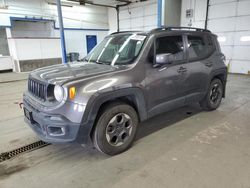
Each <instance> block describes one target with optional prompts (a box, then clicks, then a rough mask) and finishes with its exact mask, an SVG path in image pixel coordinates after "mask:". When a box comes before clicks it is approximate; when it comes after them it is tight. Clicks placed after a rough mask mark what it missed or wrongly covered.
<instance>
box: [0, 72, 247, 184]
mask: <svg viewBox="0 0 250 188" xmlns="http://www.w3.org/2000/svg"><path fill="white" fill-rule="evenodd" d="M1 76H2V75H0V77H1ZM25 84H26V83H25V81H17V82H7V83H2V84H0V96H1V97H0V107H1V108H0V128H1V131H0V143H1V144H0V153H2V152H5V151H9V150H11V149H14V148H17V147H20V146H23V145H25V144H29V143H32V142H34V141H37V140H38V139H37V138H36V136H35V134H34V133H33V132H32V131H31V130H30V129H29V128H28V127H27V126H26V125H25V123H24V122H23V113H22V110H20V109H19V108H18V106H17V104H15V103H16V102H19V101H21V99H22V92H23V90H24V89H25V87H26V86H25ZM187 112H192V113H191V114H189V113H187ZM249 145H250V77H249V76H239V75H230V76H229V80H228V85H227V98H226V99H225V100H224V101H223V102H222V105H221V107H220V108H219V109H218V110H216V111H213V112H204V111H201V110H200V108H199V106H198V105H192V106H189V107H184V108H181V109H178V110H175V111H172V112H170V113H166V114H163V115H160V116H158V117H156V118H153V119H151V120H149V121H147V122H145V123H142V124H141V125H140V129H139V131H138V137H137V140H136V142H135V143H134V145H133V147H132V148H131V149H130V150H128V151H127V152H125V153H123V154H120V155H118V156H114V157H108V156H105V155H102V154H100V153H98V152H97V151H96V150H94V149H90V148H88V149H86V148H82V147H80V146H78V145H70V144H68V145H50V146H47V147H44V148H41V149H38V150H35V151H32V152H30V153H26V154H23V155H20V156H18V157H16V158H14V159H12V160H9V161H5V162H2V163H0V187H1V188H10V187H13V188H15V187H25V188H31V187H32V188H33V187H35V188H36V187H60V188H69V187H72V188H73V187H74V188H75V187H77V188H78V187H79V188H80V187H82V188H88V187H90V188H94V187H98V188H99V187H102V188H105V187H119V188H121V187H133V188H134V187H145V188H147V187H149V188H151V187H171V188H175V187H176V188H180V187H182V188H183V187H190V188H201V187H202V188H204V187H205V188H206V187H207V188H211V187H213V188H217V187H218V188H224V187H225V188H250V147H249Z"/></svg>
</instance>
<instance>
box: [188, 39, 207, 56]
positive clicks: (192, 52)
mask: <svg viewBox="0 0 250 188" xmlns="http://www.w3.org/2000/svg"><path fill="white" fill-rule="evenodd" d="M187 51H188V55H189V59H190V60H194V59H200V58H203V57H205V56H206V55H207V49H206V44H205V41H204V38H203V37H200V36H188V50H187Z"/></svg>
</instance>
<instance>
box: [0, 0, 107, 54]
mask: <svg viewBox="0 0 250 188" xmlns="http://www.w3.org/2000/svg"><path fill="white" fill-rule="evenodd" d="M48 1H49V0H36V1H34V0H18V1H16V0H6V5H7V6H8V9H4V8H3V9H0V27H12V24H11V19H10V18H11V17H22V18H24V17H28V18H36V19H50V20H55V27H56V29H55V31H53V32H54V33H53V35H54V36H55V37H58V36H59V30H58V27H59V23H58V18H57V9H56V6H55V5H50V4H48V3H47V2H48ZM54 2H55V1H54ZM62 12H63V17H64V18H63V20H64V26H65V28H66V31H65V37H66V45H67V52H79V53H80V55H81V57H83V56H85V55H86V53H87V50H86V35H97V40H98V42H99V41H101V40H102V39H103V38H104V36H106V35H107V34H108V29H109V24H108V10H107V8H103V7H94V6H73V7H62ZM33 30H34V29H33Z"/></svg>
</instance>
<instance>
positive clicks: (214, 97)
mask: <svg viewBox="0 0 250 188" xmlns="http://www.w3.org/2000/svg"><path fill="white" fill-rule="evenodd" d="M226 80H227V68H226V65H225V56H224V55H223V54H222V53H221V50H220V46H219V44H218V41H217V37H216V35H214V34H212V33H211V32H210V31H209V30H204V29H198V28H184V27H166V28H159V29H154V30H152V31H150V32H117V33H113V34H111V35H109V36H107V37H106V38H105V39H104V40H103V41H102V42H101V43H100V44H99V45H98V46H97V47H95V48H94V49H93V50H92V51H91V52H90V53H89V54H88V55H87V56H86V57H85V58H84V61H83V62H77V63H72V64H61V65H54V66H49V67H45V68H41V69H37V70H35V71H33V72H31V73H30V75H29V79H28V90H27V91H26V92H25V93H24V97H23V102H24V114H25V121H26V122H27V123H28V124H29V125H30V127H31V128H32V129H33V130H34V131H35V132H36V133H37V135H38V136H39V137H40V138H41V139H42V140H43V141H46V142H50V143H67V142H78V143H81V144H92V143H93V144H94V146H95V147H96V148H97V149H98V150H99V151H101V152H103V153H106V154H109V155H115V154H118V153H121V152H123V151H125V150H126V149H128V148H129V147H130V146H131V144H132V142H133V140H134V138H135V135H136V130H137V127H138V123H139V122H142V121H145V120H147V119H149V118H151V117H153V116H155V115H157V114H160V113H163V112H166V111H169V110H171V109H174V108H178V107H181V106H184V105H187V104H190V103H194V102H199V103H200V105H201V107H202V108H203V109H205V110H215V109H216V108H218V107H219V105H220V103H221V100H222V98H223V97H225V86H226Z"/></svg>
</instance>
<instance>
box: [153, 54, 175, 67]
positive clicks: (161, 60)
mask: <svg viewBox="0 0 250 188" xmlns="http://www.w3.org/2000/svg"><path fill="white" fill-rule="evenodd" d="M173 61H174V55H173V54H171V53H166V54H157V55H156V64H159V65H162V64H171V63H172V62H173Z"/></svg>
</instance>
